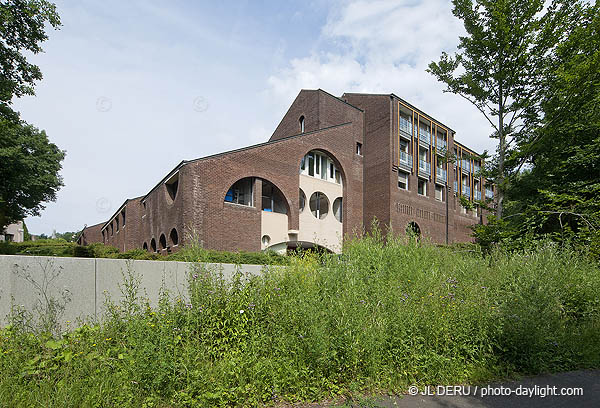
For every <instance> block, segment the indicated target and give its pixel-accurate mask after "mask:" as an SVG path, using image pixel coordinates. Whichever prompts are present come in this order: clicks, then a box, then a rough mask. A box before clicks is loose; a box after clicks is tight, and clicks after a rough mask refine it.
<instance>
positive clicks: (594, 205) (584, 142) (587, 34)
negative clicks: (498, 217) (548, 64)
mask: <svg viewBox="0 0 600 408" xmlns="http://www.w3.org/2000/svg"><path fill="white" fill-rule="evenodd" d="M551 60H552V66H553V67H554V69H553V70H552V71H551V73H550V75H548V77H547V78H546V80H545V81H544V84H543V87H542V92H541V93H540V94H541V95H542V98H541V108H542V110H543V114H544V115H543V120H542V121H541V123H540V126H539V127H538V128H537V129H535V132H534V134H535V137H533V138H532V139H531V140H529V141H528V142H527V143H524V144H522V146H521V148H520V149H519V152H518V155H519V156H520V158H521V159H522V161H526V162H527V163H529V165H530V169H528V170H527V171H526V172H523V173H522V174H520V175H519V176H518V178H517V179H516V180H515V182H514V183H513V185H512V187H511V188H510V189H509V190H508V191H507V198H508V200H509V203H510V205H511V206H512V208H511V212H512V213H513V215H512V217H511V223H512V224H513V225H515V226H516V227H517V228H519V229H521V230H523V229H524V228H527V229H531V230H533V231H535V232H536V233H537V234H546V235H548V234H550V235H551V236H554V238H555V239H557V240H565V239H573V241H574V242H575V243H576V244H577V245H580V246H586V247H588V248H589V249H590V250H591V251H592V253H593V254H594V255H596V256H599V257H600V69H599V68H598V67H600V5H598V4H596V5H594V6H587V7H586V8H584V10H583V11H582V13H581V14H580V18H579V19H578V22H577V24H575V25H574V28H573V30H572V32H571V33H570V35H569V37H568V38H567V39H566V40H565V41H564V42H563V43H561V44H560V45H559V46H558V47H557V49H556V52H555V54H554V55H553V56H552V58H551Z"/></svg>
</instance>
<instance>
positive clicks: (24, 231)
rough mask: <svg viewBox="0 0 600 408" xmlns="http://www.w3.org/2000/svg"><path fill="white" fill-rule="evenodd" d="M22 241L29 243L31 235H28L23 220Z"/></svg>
mask: <svg viewBox="0 0 600 408" xmlns="http://www.w3.org/2000/svg"><path fill="white" fill-rule="evenodd" d="M23 241H31V234H30V233H29V229H28V228H27V224H25V220H23Z"/></svg>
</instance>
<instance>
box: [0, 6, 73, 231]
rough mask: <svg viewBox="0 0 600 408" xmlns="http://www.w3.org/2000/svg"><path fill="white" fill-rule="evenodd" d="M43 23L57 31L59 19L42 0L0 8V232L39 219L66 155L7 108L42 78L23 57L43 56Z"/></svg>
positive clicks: (55, 188)
mask: <svg viewBox="0 0 600 408" xmlns="http://www.w3.org/2000/svg"><path fill="white" fill-rule="evenodd" d="M47 24H49V25H50V26H51V27H53V28H58V27H59V26H60V18H59V16H58V14H57V12H56V6H55V5H54V4H52V3H50V2H48V1H46V0H6V1H3V2H2V3H0V179H1V180H2V183H1V184H0V230H4V228H5V226H6V225H8V224H10V223H12V222H15V221H18V220H21V219H23V218H24V217H25V216H26V215H39V212H40V211H41V210H42V209H43V208H44V206H43V205H42V202H45V201H53V200H55V199H56V192H57V191H58V189H59V188H60V187H61V186H62V185H63V184H62V179H61V177H60V176H59V175H58V171H59V170H60V169H61V165H60V162H61V161H62V160H63V159H64V156H65V153H64V152H63V151H61V150H59V149H58V148H57V147H56V145H54V144H52V143H50V142H49V141H48V137H47V136H46V133H45V132H44V131H40V130H38V129H37V128H35V127H33V126H31V125H28V124H27V123H25V122H24V121H22V120H20V119H19V114H18V113H17V112H15V111H13V110H12V109H11V107H10V105H11V103H12V100H13V98H14V97H17V98H18V97H21V96H23V95H33V94H34V85H35V82H36V81H39V80H41V79H42V73H41V71H40V69H39V67H37V66H36V65H34V64H31V63H30V62H28V61H27V58H26V57H25V53H32V54H37V53H39V52H41V51H42V48H41V46H40V44H41V43H42V42H44V41H45V40H46V39H48V36H47V34H46V27H47Z"/></svg>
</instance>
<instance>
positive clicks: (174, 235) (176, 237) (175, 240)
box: [169, 228, 179, 246]
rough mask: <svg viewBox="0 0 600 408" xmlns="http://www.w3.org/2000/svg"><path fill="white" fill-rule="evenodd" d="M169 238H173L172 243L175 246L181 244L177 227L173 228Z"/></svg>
mask: <svg viewBox="0 0 600 408" xmlns="http://www.w3.org/2000/svg"><path fill="white" fill-rule="evenodd" d="M169 238H171V244H173V246H175V245H177V244H179V235H177V230H176V229H175V228H173V229H172V230H171V233H170V234H169Z"/></svg>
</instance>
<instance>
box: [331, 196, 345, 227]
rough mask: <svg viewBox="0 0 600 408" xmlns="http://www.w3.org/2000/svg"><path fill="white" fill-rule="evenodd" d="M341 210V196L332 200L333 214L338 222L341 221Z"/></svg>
mask: <svg viewBox="0 0 600 408" xmlns="http://www.w3.org/2000/svg"><path fill="white" fill-rule="evenodd" d="M342 212H343V211H342V197H338V198H336V199H335V200H334V201H333V215H334V216H335V219H336V220H338V221H339V222H342V217H343V215H342Z"/></svg>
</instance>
